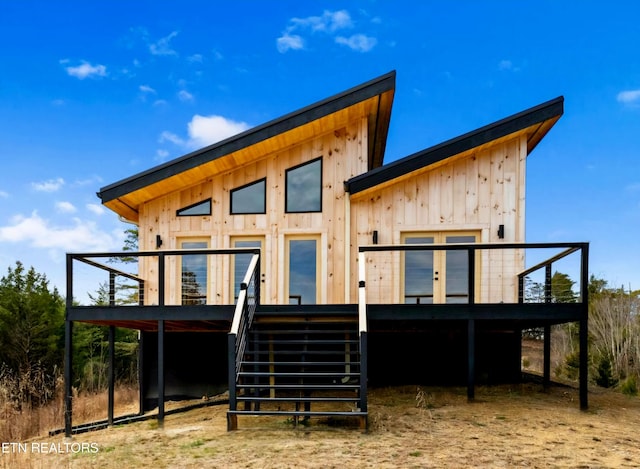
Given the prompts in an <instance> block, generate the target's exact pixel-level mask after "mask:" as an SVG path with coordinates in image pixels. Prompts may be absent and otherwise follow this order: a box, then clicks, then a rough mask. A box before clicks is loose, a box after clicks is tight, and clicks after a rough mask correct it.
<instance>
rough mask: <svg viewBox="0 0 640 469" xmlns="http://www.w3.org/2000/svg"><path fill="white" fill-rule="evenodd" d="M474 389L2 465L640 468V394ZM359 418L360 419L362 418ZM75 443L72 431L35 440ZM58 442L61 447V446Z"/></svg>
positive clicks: (181, 422)
mask: <svg viewBox="0 0 640 469" xmlns="http://www.w3.org/2000/svg"><path fill="white" fill-rule="evenodd" d="M476 397H477V399H476V402H474V403H471V404H469V403H467V400H466V390H465V389H464V388H427V387H425V388H418V387H416V386H405V387H394V388H383V389H373V390H371V393H370V408H369V411H370V430H369V432H368V433H362V432H360V431H358V430H357V428H355V427H354V426H352V425H351V424H349V423H345V422H340V421H327V420H312V421H311V423H310V425H308V426H298V427H297V428H294V427H293V426H292V425H291V423H290V422H289V421H287V419H286V418H283V417H273V418H270V417H269V418H267V417H257V418H254V417H243V418H239V426H240V430H238V431H236V432H231V433H228V432H227V431H226V406H224V405H221V406H214V407H208V408H204V409H198V410H192V411H189V412H185V413H182V414H175V415H170V416H168V417H167V418H166V421H165V425H164V429H159V428H158V427H157V423H156V422H155V421H146V422H139V423H135V424H130V425H125V426H120V427H115V428H110V429H107V430H102V431H97V432H93V433H87V434H82V435H78V436H75V437H74V438H73V439H72V440H71V442H73V443H75V444H76V445H77V447H80V445H81V444H83V443H84V444H85V448H88V447H89V445H91V444H93V445H94V446H93V447H94V448H95V449H96V452H92V451H85V452H82V453H79V454H72V453H67V454H33V452H32V451H31V447H30V448H29V451H28V452H26V453H16V452H13V453H9V454H1V455H0V466H1V467H7V468H9V467H11V468H50V467H69V468H85V467H104V468H118V469H120V468H122V467H158V468H174V467H180V468H197V467H251V468H266V467H269V468H271V467H275V468H286V467H296V468H305V467H340V468H343V467H347V468H348V467H375V468H379V467H383V468H384V467H389V468H397V467H516V466H523V467H540V468H542V467H545V468H546V467H638V466H640V434H639V433H638V428H640V399H638V398H630V397H627V396H623V395H621V394H618V393H615V392H612V391H609V390H602V389H592V390H591V392H590V395H589V397H590V410H589V411H588V412H581V411H580V410H579V408H578V407H579V406H578V392H577V390H576V389H574V388H572V387H564V386H554V387H552V388H551V389H549V390H548V392H544V391H543V389H542V387H541V386H540V385H537V384H522V385H511V386H507V385H503V386H494V387H479V388H478V389H477V390H476ZM353 424H354V425H355V421H354V422H353ZM31 443H45V444H47V445H51V444H52V443H53V444H64V443H70V442H69V441H66V440H65V439H64V438H63V437H62V436H58V437H54V438H44V437H43V438H37V439H34V440H32V441H30V442H29V444H31ZM54 448H55V447H54Z"/></svg>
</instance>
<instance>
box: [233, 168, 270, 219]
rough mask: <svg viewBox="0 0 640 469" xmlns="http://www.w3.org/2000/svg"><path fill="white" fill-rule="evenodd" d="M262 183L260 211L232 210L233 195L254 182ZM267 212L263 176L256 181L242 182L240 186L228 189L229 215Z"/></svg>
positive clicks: (265, 185) (264, 178) (265, 186)
mask: <svg viewBox="0 0 640 469" xmlns="http://www.w3.org/2000/svg"><path fill="white" fill-rule="evenodd" d="M260 183H264V187H263V193H262V211H261V212H234V211H233V195H234V194H235V193H236V192H238V191H241V190H243V189H247V188H249V187H251V186H254V185H256V184H260ZM265 213H267V178H266V177H263V178H261V179H258V180H256V181H253V182H250V183H248V184H244V185H242V186H239V187H236V188H234V189H231V190H230V191H229V214H230V215H264V214H265Z"/></svg>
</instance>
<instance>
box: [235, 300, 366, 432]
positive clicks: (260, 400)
mask: <svg viewBox="0 0 640 469" xmlns="http://www.w3.org/2000/svg"><path fill="white" fill-rule="evenodd" d="M365 340H366V339H365ZM360 344H361V341H360V335H359V331H358V313H357V307H356V305H313V306H311V305H305V306H299V305H296V306H288V305H287V306H265V305H262V306H260V307H259V308H258V309H257V310H256V312H255V315H254V318H253V322H252V324H251V326H250V327H249V329H248V331H247V337H246V348H245V352H244V356H242V357H238V358H237V359H238V360H240V361H239V364H238V367H237V369H238V372H237V374H236V383H235V391H236V396H235V402H234V404H233V405H232V406H230V410H229V412H228V428H229V430H235V429H236V428H237V416H238V415H272V416H273V415H281V416H286V417H287V418H289V419H291V420H292V421H293V423H294V425H297V424H298V423H299V421H300V419H302V420H303V421H306V420H308V419H309V418H311V417H328V418H331V417H356V418H358V419H359V422H360V427H361V428H362V429H365V428H366V425H367V409H366V402H367V401H366V378H365V377H364V376H366V370H365V372H364V373H361V371H362V370H363V368H366V367H363V366H361V354H360ZM232 389H233V387H232V386H230V392H232ZM232 401H233V399H231V396H230V402H232Z"/></svg>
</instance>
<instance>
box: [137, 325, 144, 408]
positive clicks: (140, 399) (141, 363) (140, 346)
mask: <svg viewBox="0 0 640 469" xmlns="http://www.w3.org/2000/svg"><path fill="white" fill-rule="evenodd" d="M143 350H144V334H143V333H142V331H138V415H142V414H144V394H145V389H144V356H143V353H144V352H143Z"/></svg>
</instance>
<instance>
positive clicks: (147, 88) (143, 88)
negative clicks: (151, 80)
mask: <svg viewBox="0 0 640 469" xmlns="http://www.w3.org/2000/svg"><path fill="white" fill-rule="evenodd" d="M138 89H139V90H140V91H142V92H143V93H151V94H156V90H154V89H153V88H151V87H150V86H149V85H140V86H139V87H138Z"/></svg>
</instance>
